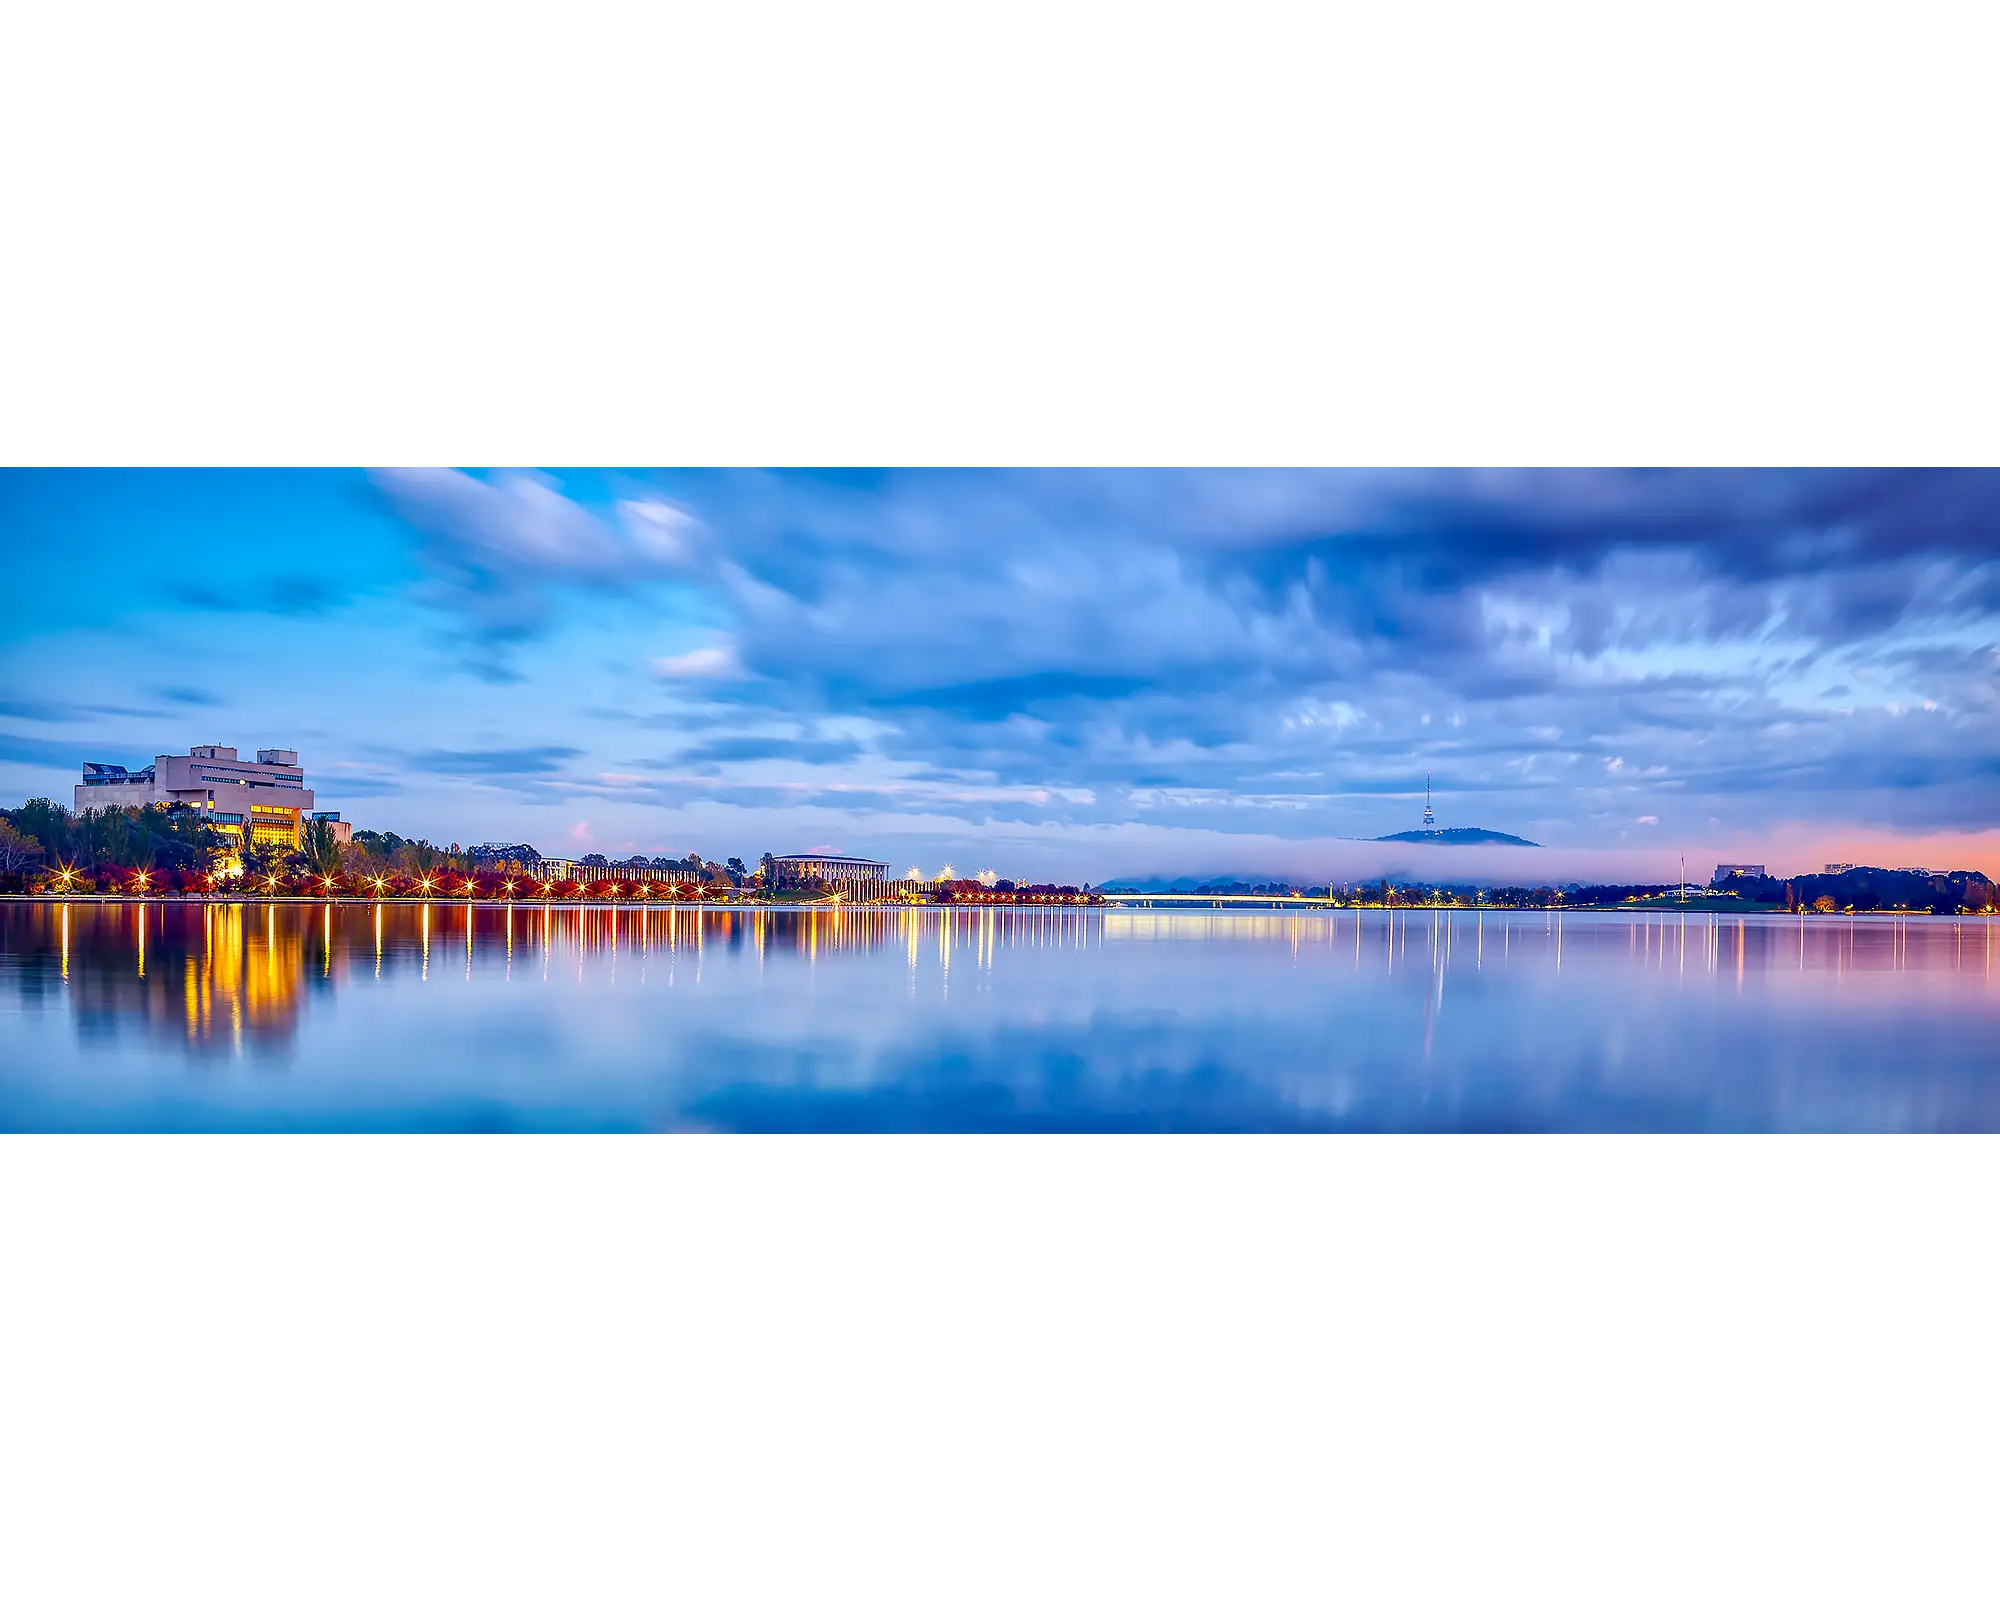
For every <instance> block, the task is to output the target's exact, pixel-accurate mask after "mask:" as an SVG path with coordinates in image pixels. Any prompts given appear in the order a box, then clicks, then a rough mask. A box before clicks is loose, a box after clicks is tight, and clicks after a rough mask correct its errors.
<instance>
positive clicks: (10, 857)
mask: <svg viewBox="0 0 2000 1600" xmlns="http://www.w3.org/2000/svg"><path fill="white" fill-rule="evenodd" d="M44 853H45V852H44V851H43V849H42V846H41V844H40V843H39V842H38V841H37V840H35V839H32V838H30V837H29V836H28V835H27V834H25V833H23V832H22V831H21V830H20V829H19V828H17V827H15V826H14V824H13V823H11V822H9V821H8V820H7V819H6V818H5V817H0V872H26V871H27V870H28V869H29V868H30V867H32V866H34V865H35V864H36V863H37V862H39V861H40V860H41V859H42V856H43V855H44Z"/></svg>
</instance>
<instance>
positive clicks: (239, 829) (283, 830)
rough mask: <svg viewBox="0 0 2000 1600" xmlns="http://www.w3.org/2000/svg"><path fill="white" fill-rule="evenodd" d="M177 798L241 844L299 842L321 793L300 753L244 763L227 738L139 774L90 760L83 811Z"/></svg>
mask: <svg viewBox="0 0 2000 1600" xmlns="http://www.w3.org/2000/svg"><path fill="white" fill-rule="evenodd" d="M174 802H177V803H179V804H182V805H189V806H193V807H194V808H195V809H196V810H197V811H199V812H201V813H202V815H203V816H204V817H206V818H207V819H208V821H209V823H210V824H211V825H212V826H213V827H214V828H215V829H216V831H217V832H219V833H221V834H222V835H223V836H224V837H225V838H227V839H230V840H233V841H234V842H235V843H236V844H238V845H239V846H240V845H241V844H242V843H243V842H244V841H245V840H248V841H249V842H251V843H253V844H279V845H286V846H290V847H292V848H296V847H297V846H298V843H299V835H300V831H301V825H302V819H303V818H305V817H306V816H307V815H308V814H309V813H310V812H311V811H312V806H313V792H312V790H310V789H308V788H307V787H306V775H305V769H304V768H303V767H301V766H300V765H299V753H298V751H296V750H259V751H258V752H257V759H256V760H255V761H243V760H240V759H239V758H238V757H237V754H236V747H235V746H234V745H227V744H198V745H195V746H194V747H193V748H192V749H190V750H189V751H188V753H187V754H186V755H184V756H156V757H154V759H153V764H152V765H151V766H150V767H143V768H141V769H140V770H139V771H137V772H127V771H126V770H125V768H123V767H119V766H113V765H111V764H110V763H108V762H103V761H87V762H85V763H84V767H83V782H81V783H79V784H78V785H77V786H76V806H75V809H76V810H78V811H95V810H101V809H104V808H107V807H111V806H149V805H155V804H166V803H174ZM332 815H334V816H336V817H337V816H338V813H337V812H336V813H333V814H332Z"/></svg>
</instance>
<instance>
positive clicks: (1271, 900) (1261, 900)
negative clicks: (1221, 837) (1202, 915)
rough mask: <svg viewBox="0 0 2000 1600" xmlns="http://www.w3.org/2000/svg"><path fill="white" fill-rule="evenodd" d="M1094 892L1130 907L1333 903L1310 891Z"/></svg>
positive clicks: (1108, 899)
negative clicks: (1276, 892) (1207, 892)
mask: <svg viewBox="0 0 2000 1600" xmlns="http://www.w3.org/2000/svg"><path fill="white" fill-rule="evenodd" d="M1096 892H1097V893H1098V894H1099V895H1100V896H1101V897H1102V898H1103V899H1104V901H1105V903H1106V904H1116V905H1121V906H1124V907H1126V908H1127V909H1131V910H1145V909H1148V908H1151V907H1154V906H1212V907H1214V908H1215V909H1216V910H1218V911H1220V910H1221V909H1222V908H1223V907H1224V906H1272V907H1282V906H1291V907H1294V908H1296V907H1299V906H1319V907H1323V908H1324V907H1331V906H1332V905H1333V904H1334V902H1333V901H1332V900H1330V899H1328V898H1327V897H1326V896H1325V895H1310V894H1152V893H1145V892H1140V891H1136V890H1135V891H1132V892H1130V893H1128V892H1126V891H1124V890H1112V889H1099V890H1098V891H1096Z"/></svg>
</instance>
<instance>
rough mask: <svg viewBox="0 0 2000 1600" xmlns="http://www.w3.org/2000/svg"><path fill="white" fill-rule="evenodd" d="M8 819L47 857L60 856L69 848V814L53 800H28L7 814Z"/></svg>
mask: <svg viewBox="0 0 2000 1600" xmlns="http://www.w3.org/2000/svg"><path fill="white" fill-rule="evenodd" d="M8 819H9V820H10V821H11V822H12V823H13V825H14V826H15V827H16V828H18V829H19V830H20V831H21V832H22V833H23V834H25V835H26V836H27V837H28V838H29V839H32V840H33V841H34V842H35V843H37V844H39V845H40V846H41V847H42V850H43V852H44V853H45V854H47V855H50V856H57V855H62V854H64V853H66V852H67V851H68V850H69V848H70V840H69V834H70V814H69V808H68V807H67V806H59V805H57V804H56V803H55V801H53V800H30V801H29V802H28V803H27V804H26V805H24V806H21V807H20V808H19V809H18V810H15V811H11V812H9V813H8Z"/></svg>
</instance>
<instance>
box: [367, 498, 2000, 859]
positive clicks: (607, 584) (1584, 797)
mask: <svg viewBox="0 0 2000 1600" xmlns="http://www.w3.org/2000/svg"><path fill="white" fill-rule="evenodd" d="M378 482H381V483H383V485H384V490H385V493H387V494H389V495H390V497H391V498H392V500H393V501H395V502H396V503H397V504H398V505H399V507H400V508H402V509H403V510H404V511H405V513H406V514H407V515H409V516H411V517H412V518H413V519H414V521H415V522H416V523H417V524H418V525H420V526H422V527H423V528H425V529H426V530H428V531H427V532H426V534H425V538H426V540H427V550H428V552H429V559H430V561H431V562H432V564H433V567H434V570H436V571H437V572H439V573H440V574H444V575H446V576H447V578H448V579H449V580H450V581H449V582H448V583H447V585H446V592H445V593H444V594H443V595H442V597H441V598H440V602H439V603H440V604H442V605H444V606H445V607H446V608H447V609H448V610H453V611H454V612H455V614H458V615H461V616H464V617H469V618H474V619H482V618H483V619H485V620H487V621H490V622H493V623H494V624H495V625H496V626H501V625H504V624H505V623H506V620H507V619H508V618H509V617H512V618H514V619H515V621H516V622H517V623H518V624H519V625H520V626H521V627H523V628H525V629H527V630H529V631H532V629H533V628H534V627H535V626H538V625H539V624H538V623H537V622H535V621H534V620H533V619H534V617H535V616H536V615H537V613H536V609H535V608H536V606H538V605H539V604H540V603H541V600H540V597H541V596H543V595H544V594H545V593H546V592H547V591H549V590H551V589H562V588H590V587H594V588H599V589H603V590H606V591H615V592H617V593H619V594H621V595H623V596H626V597H628V598H629V597H631V596H634V595H643V594H644V593H646V592H647V591H648V586H654V587H655V588H657V587H658V586H659V585H660V584H662V583H663V582H664V581H665V580H668V579H671V585H670V591H671V596H672V603H671V605H669V604H667V603H666V602H665V601H664V600H663V601H662V602H661V603H660V609H659V612H658V614H659V617H660V621H661V625H662V631H663V632H668V631H671V632H673V633H679V634H680V636H681V637H683V638H684V637H685V628H684V622H685V617H686V605H685V603H686V600H687V597H693V600H694V601H695V602H698V609H699V611H700V613H701V615H703V616H704V618H706V619H710V620H712V621H713V622H714V624H715V625H716V627H717V631H718V632H720V633H722V634H724V635H725V636H726V638H727V640H728V643H727V644H726V645H722V644H715V645H706V646H702V647H700V648H696V649H691V650H685V651H682V652H681V653H679V654H663V655H661V656H658V657H656V658H654V662H653V671H654V675H655V676H656V678H658V679H659V680H661V683H662V694H663V696H665V695H667V694H671V695H672V696H673V697H674V699H673V700H672V701H671V702H670V703H668V704H656V705H648V704H647V703H646V702H644V701H643V700H635V701H634V702H633V703H631V704H630V705H628V706H626V707H623V708H621V712H620V714H621V715H622V716H624V717H626V718H628V719H630V720H631V722H632V723H633V725H635V726H638V727H644V728H648V729H650V730H653V731H655V732H657V733H658V734H659V736H660V742H659V745H658V746H657V747H656V748H655V749H653V750H651V751H649V752H647V753H646V756H645V760H644V762H642V763H641V765H642V766H647V768H648V770H661V768H662V767H664V768H667V769H671V768H672V767H673V766H674V765H675V764H676V763H677V762H678V763H681V764H683V765H684V766H689V767H694V766H699V767H703V768H720V769H727V768H728V767H729V766H731V765H733V764H735V763H738V762H743V761H763V760H769V759H773V752H774V750H775V748H776V747H775V746H773V745H772V744H770V743H768V742H766V735H765V734H764V732H763V731H762V730H761V729H758V730H757V731H756V732H754V733H750V734H744V735H741V736H739V737H738V738H737V740H736V742H734V743H732V742H730V740H729V739H728V738H727V737H720V738H717V737H710V738H704V736H703V735H702V734H701V732H700V727H701V719H702V718H703V717H705V716H706V717H711V718H718V717H719V718H722V719H724V720H731V721H734V722H735V724H736V725H738V726H742V725H744V724H745V722H746V721H747V722H749V723H750V724H752V725H753V726H754V725H755V723H756V721H757V720H758V719H760V718H761V719H762V720H764V721H779V722H794V723H805V724H807V725H811V724H812V723H813V721H814V720H815V719H819V718H824V717H826V716H828V715H829V714H834V715H839V716H842V717H858V718H861V719H864V720H865V721H866V723H867V724H868V726H869V728H870V729H871V732H870V734H869V736H868V738H867V740H866V742H865V744H862V743H859V742H857V744H856V748H854V749H851V750H850V749H849V746H848V741H847V740H846V738H845V736H839V737H835V736H831V735H830V736H829V737H828V739H827V740H826V742H825V743H824V744H822V745H821V746H818V747H817V748H815V749H814V751H813V754H812V755H810V756H808V755H803V754H800V753H799V752H800V751H801V750H802V749H803V748H805V747H802V746H797V745H795V746H794V747H793V755H794V758H795V759H799V760H802V761H806V762H808V763H809V764H812V765H816V766H818V767H821V768H822V769H824V771H825V777H824V780H823V784H822V786H821V787H820V788H819V789H817V790H813V791H810V792H812V793H813V794H814V795H815V796H816V803H823V804H826V805H828V806H833V807H844V806H849V805H851V804H852V803H853V800H852V797H853V796H854V795H856V794H861V793H875V794H878V795H882V796H886V797H888V798H886V799H884V800H883V801H882V802H881V803H882V804H884V805H887V806H890V807H917V806H932V807H942V808H945V809H948V810H951V811H954V812H956V814H959V815H961V816H964V817H967V818H972V819H978V818H988V819H992V818H999V817H1002V816H1005V815H1009V814H1012V813H1014V812H1017V811H1019V810H1021V809H1022V808H1029V807H1039V808H1041V809H1042V813H1043V814H1044V815H1049V814H1053V815H1056V816H1061V817H1067V818H1071V819H1075V820H1081V819H1082V818H1084V817H1086V816H1088V817H1090V818H1092V819H1101V818H1122V819H1132V820H1140V819H1157V818H1161V817H1165V816H1170V815H1179V816H1185V817H1193V816H1197V815H1199V816H1201V817H1203V818H1204V819H1205V825H1213V826H1218V827H1223V828H1230V827H1235V828H1240V829H1244V830H1276V831H1281V832H1287V833H1296V834H1298V835H1300V836H1302V837H1303V836H1309V835H1312V834H1319V835H1325V834H1327V833H1334V832H1340V833H1354V834H1368V833H1378V832H1387V831H1392V829H1393V828H1394V827H1400V826H1407V825H1409V823H1410V822H1411V821H1412V820H1414V817H1415V814H1416V812H1417V811H1419V810H1420V809H1421V804H1422V801H1421V790H1422V781H1423V773H1424V771H1425V770H1426V769H1429V770H1431V771H1432V772H1434V773H1435V774H1436V782H1437V786H1438V791H1439V809H1440V812H1441V813H1446V814H1448V815H1449V818H1450V820H1451V821H1452V822H1454V823H1460V824H1466V825H1480V826H1491V827H1499V828H1504V829H1506V830H1507V831H1513V832H1523V833H1527V834H1529V835H1530V836H1539V835H1538V834H1537V827H1536V824H1537V823H1538V822H1539V821H1542V820H1545V819H1552V820H1553V822H1554V825H1555V826H1557V827H1558V828H1559V829H1560V828H1569V829H1573V830H1575V832H1576V833H1577V834H1578V835H1580V836H1588V835H1590V834H1592V833H1593V832H1595V833H1596V834H1598V835H1600V836H1603V837H1609V836H1611V835H1612V834H1613V833H1615V832H1616V830H1617V829H1618V828H1619V827H1620V826H1623V825H1625V823H1624V822H1623V821H1622V820H1621V819H1629V818H1631V817H1633V816H1636V815H1646V816H1652V817H1656V818H1657V819H1659V820H1658V821H1657V822H1656V823H1654V824H1650V825H1651V826H1657V827H1659V828H1661V829H1662V830H1663V831H1671V830H1674V829H1676V828H1684V827H1688V826H1692V825H1694V823H1695V822H1696V821H1697V820H1698V819H1702V818H1706V817H1707V816H1708V815H1710V814H1722V815H1727V816H1729V817H1730V818H1731V819H1732V825H1734V824H1735V822H1736V821H1739V820H1747V819H1751V818H1754V817H1755V816H1756V815H1759V814H1763V815H1771V814H1773V808H1782V814H1785V815H1801V814H1809V813H1815V812H1817V813H1820V814H1826V815H1845V816H1851V817H1855V818H1857V819H1858V818H1862V817H1867V818H1870V819H1872V820H1882V821H1889V822H1894V821H1897V820H1899V819H1901V820H1907V821H1911V822H1927V821H1928V819H1929V817H1930V815H1931V812H1932V811H1933V810H1934V809H1935V810H1943V811H1949V810H1950V809H1951V808H1953V807H1957V808H1959V809H1960V810H1961V811H1964V812H1965V813H1966V814H1974V813H1978V812H1980V809H1981V808H1982V807H1985V808H1986V809H1988V810H1990V792H1991V790H1990V787H1983V786H1990V784H1991V781H1992V773H1991V771H1990V768H1987V767H1982V766H1981V764H1980V763H1979V762H1978V761H1977V760H1974V761H1971V762H1968V761H1967V760H1966V759H1965V752H1967V751H1979V750H1988V749H2000V678H1996V670H1995V667H1996V662H1995V658H1994V656H1993V654H1992V652H1993V648H1994V644H1995V639H1996V635H2000V627H1996V616H2000V535H1996V533H1995V530H1996V529H2000V474H1993V473H1980V472H1900V471H1890V472H1874V471H1861V472H1753V473H1746V472H1661V471H1630V472H1628V471H1612V472H1485V471H1479V472H1386V473H1357V472H1183V473H1173V472H1167V473H1123V472H1112V473H1038V472H1031V473H987V472H962V473H961V472H949V473H935V472H915V473H879V474H867V475H858V476H857V475H851V474H849V475H825V474H810V473H805V474H789V473H737V472H720V473H667V474H661V475H659V476H658V477H657V478H656V479H654V480H652V481H650V482H649V483H648V484H647V485H645V486H643V487H641V488H638V489H634V490H633V491H631V492H630V493H629V494H628V495H626V496H625V497H624V499H623V500H615V501H614V502H613V504H612V505H611V508H610V509H608V510H602V511H593V510H588V509H586V508H585V507H584V506H583V505H581V504H580V503H578V502H577V501H575V500H573V499H571V498H569V497H568V496H566V495H564V494H563V493H562V492H561V491H560V489H559V487H558V486H557V485H556V484H555V483H554V481H553V480H549V479H544V478H539V477H535V476H533V475H503V476H499V477H496V478H493V479H475V478H471V477H468V476H467V475H464V474H432V475H423V476H411V475H400V476H399V475H389V476H387V477H385V478H379V479H378ZM633 507H651V508H653V509H652V510H649V511H645V512H640V511H637V510H633V509H631V508H633ZM648 528H650V529H652V530H654V531H655V533H656V534H657V537H651V536H647V535H646V530H647V529H648ZM666 592H667V591H662V593H666ZM488 607H490V608H491V609H490V611H489V610H488V609H486V608H488ZM511 607H519V608H521V609H518V610H510V608H511ZM1926 704H1928V705H1931V706H1935V707H1936V708H1937V710H1936V711H1935V712H1926V713H1924V714H1923V715H1917V714H1915V709H1914V708H1916V707H1919V706H1923V705H1926ZM653 763H657V765H651V764H653ZM853 763H860V764H862V766H863V767H865V768H866V771H865V772H861V773H857V772H854V771H850V770H849V768H850V766H851V765H852V764H853ZM836 784H837V785H838V790H836V788H835V785H836ZM1030 793H1034V794H1039V795H1041V796H1043V798H1041V799H1039V800H1030V799H1027V798H1025V797H1026V796H1027V795H1029V794H1030ZM1543 831H1546V829H1544V830H1543Z"/></svg>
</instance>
